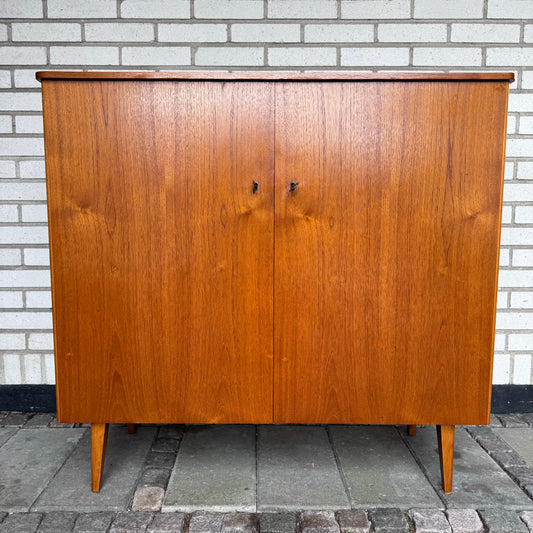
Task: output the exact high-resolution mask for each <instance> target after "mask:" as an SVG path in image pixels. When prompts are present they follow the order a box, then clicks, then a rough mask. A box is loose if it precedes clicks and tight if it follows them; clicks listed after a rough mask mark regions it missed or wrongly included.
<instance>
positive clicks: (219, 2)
mask: <svg viewBox="0 0 533 533" xmlns="http://www.w3.org/2000/svg"><path fill="white" fill-rule="evenodd" d="M193 5H194V16H195V17H196V18H200V19H201V18H204V19H216V18H218V19H261V18H263V17H264V14H265V9H264V3H263V2H262V1H259V2H258V1H257V0H196V1H195V2H194V4H193Z"/></svg>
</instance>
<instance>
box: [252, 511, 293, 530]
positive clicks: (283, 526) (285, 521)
mask: <svg viewBox="0 0 533 533" xmlns="http://www.w3.org/2000/svg"><path fill="white" fill-rule="evenodd" d="M295 529H296V515H295V514H294V513H263V514H261V515H260V517H259V530H260V531H261V533H294V531H295Z"/></svg>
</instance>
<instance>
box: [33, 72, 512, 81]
mask: <svg viewBox="0 0 533 533" xmlns="http://www.w3.org/2000/svg"><path fill="white" fill-rule="evenodd" d="M36 77H37V79H38V80H52V79H55V80H227V81H234V80H257V81H263V80H264V81H276V80H280V81H283V80H287V81H290V80H295V81H298V80H300V81H343V80H346V81H478V80H480V81H489V80H505V81H510V82H512V81H514V74H513V73H512V72H272V71H269V72H266V71H255V72H199V71H194V72H126V71H123V72H65V71H40V72H37V73H36Z"/></svg>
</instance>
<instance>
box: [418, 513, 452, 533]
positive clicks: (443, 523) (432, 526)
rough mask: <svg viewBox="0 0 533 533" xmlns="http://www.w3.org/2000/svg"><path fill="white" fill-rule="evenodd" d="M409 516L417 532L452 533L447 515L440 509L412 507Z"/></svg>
mask: <svg viewBox="0 0 533 533" xmlns="http://www.w3.org/2000/svg"><path fill="white" fill-rule="evenodd" d="M409 516H410V517H411V520H412V521H413V523H414V525H415V529H416V533H441V532H442V533H452V528H451V527H450V524H449V522H448V520H447V519H446V516H445V515H444V513H443V512H442V511H440V510H439V509H411V510H409Z"/></svg>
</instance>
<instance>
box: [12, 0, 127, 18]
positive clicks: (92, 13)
mask: <svg viewBox="0 0 533 533" xmlns="http://www.w3.org/2000/svg"><path fill="white" fill-rule="evenodd" d="M17 1H18V0H17ZM47 5H48V17H49V18H59V19H86V18H99V19H100V18H116V16H117V2H116V1H115V0H90V1H89V2H87V1H81V2H77V1H76V2H73V1H72V0H47Z"/></svg>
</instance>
